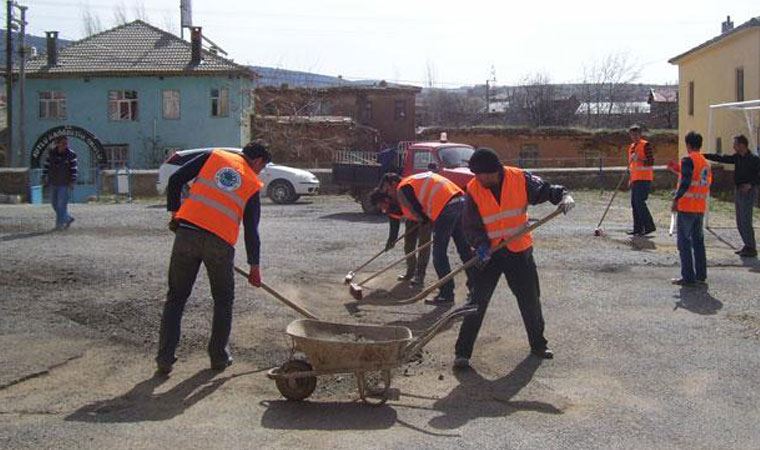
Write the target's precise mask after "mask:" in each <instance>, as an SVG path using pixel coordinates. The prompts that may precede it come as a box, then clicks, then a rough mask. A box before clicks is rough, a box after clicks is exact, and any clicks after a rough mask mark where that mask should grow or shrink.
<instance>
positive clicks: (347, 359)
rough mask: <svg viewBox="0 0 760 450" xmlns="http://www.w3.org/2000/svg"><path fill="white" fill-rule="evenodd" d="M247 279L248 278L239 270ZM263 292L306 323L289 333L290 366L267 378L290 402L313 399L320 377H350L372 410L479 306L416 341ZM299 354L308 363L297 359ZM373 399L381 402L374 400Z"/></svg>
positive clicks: (396, 330) (399, 330)
mask: <svg viewBox="0 0 760 450" xmlns="http://www.w3.org/2000/svg"><path fill="white" fill-rule="evenodd" d="M235 272H237V273H238V274H240V275H241V276H243V277H247V276H248V273H247V272H246V271H245V270H243V269H241V268H239V267H235ZM261 288H262V289H264V290H265V291H266V292H268V293H269V294H271V295H272V296H273V297H275V298H276V299H278V300H279V301H281V302H282V303H284V304H286V305H287V306H289V307H290V308H292V309H293V310H295V311H297V312H298V313H299V314H301V315H303V316H305V317H307V319H298V320H294V321H293V322H291V323H290V324H289V325H288V327H287V328H286V329H285V333H286V334H288V335H289V336H290V337H291V339H292V343H293V345H292V346H291V354H290V358H289V359H288V361H286V362H285V363H283V364H282V365H280V366H279V367H275V368H273V369H270V370H269V371H268V372H267V377H269V378H270V379H272V380H274V381H275V384H276V385H277V389H278V390H279V391H280V393H281V394H282V395H283V396H284V397H285V398H287V399H288V400H303V399H305V398H308V397H309V396H310V395H311V394H312V393H313V392H314V389H316V387H317V376H319V375H333V374H339V373H349V374H351V373H352V374H354V375H355V376H356V383H357V386H358V388H359V397H361V399H362V401H364V402H365V403H370V404H377V405H382V404H383V403H385V402H386V401H387V400H388V393H389V390H390V386H391V370H393V369H395V368H397V367H399V366H401V365H402V364H405V363H407V362H410V361H413V360H415V359H416V356H417V355H418V354H419V353H420V351H421V350H422V348H423V347H425V345H427V343H428V342H430V340H431V339H433V338H434V337H435V336H436V335H437V334H438V333H439V332H440V331H441V330H442V329H443V328H444V327H445V326H446V325H448V324H449V323H451V322H452V321H453V320H455V319H458V318H461V317H464V316H466V315H468V314H472V313H474V312H476V311H477V306H476V305H474V304H468V305H464V306H462V307H460V308H457V309H454V310H453V311H451V312H449V313H448V314H446V315H444V316H443V317H441V318H440V319H438V320H437V321H436V322H435V323H433V324H432V325H431V326H430V327H429V328H427V329H426V330H425V331H423V332H422V333H420V335H419V336H417V337H416V338H414V337H413V336H412V330H410V329H409V328H407V327H402V326H390V325H359V324H345V323H335V322H326V321H323V320H319V319H318V318H317V316H315V315H314V314H313V313H311V312H310V311H309V310H307V309H306V308H304V307H303V306H301V305H299V304H298V303H296V302H294V301H292V300H289V299H288V298H286V297H285V296H283V295H282V294H280V293H279V292H277V291H276V290H274V289H272V288H271V287H269V286H268V285H266V284H265V283H261ZM296 352H301V353H303V354H304V355H306V359H305V360H304V359H299V358H296V357H295V354H296ZM376 372H379V373H380V375H381V378H382V380H381V381H382V389H381V390H376V389H371V388H370V386H369V385H368V382H367V381H368V380H367V374H368V373H376ZM370 397H372V398H377V399H378V400H374V401H372V400H370Z"/></svg>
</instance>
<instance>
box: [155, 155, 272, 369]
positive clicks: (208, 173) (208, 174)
mask: <svg viewBox="0 0 760 450" xmlns="http://www.w3.org/2000/svg"><path fill="white" fill-rule="evenodd" d="M270 160H271V155H270V153H269V150H268V149H267V146H266V144H264V143H263V142H259V141H257V142H252V143H250V144H248V145H246V146H245V148H243V150H242V153H235V152H231V151H227V150H220V149H214V150H211V151H207V152H203V153H201V154H200V155H198V156H196V157H195V158H193V159H191V160H190V161H188V162H186V163H185V164H184V165H183V166H182V167H180V168H179V169H178V170H177V171H176V172H175V173H174V174H173V175H172V176H171V177H170V179H169V184H168V186H167V195H166V196H167V209H168V210H169V211H170V212H171V214H172V220H171V222H170V226H169V227H170V229H172V231H174V232H175V238H174V246H173V247H172V256H171V262H170V263H169V291H168V293H167V295H166V303H164V311H163V315H162V318H161V330H160V332H159V344H158V345H159V348H158V355H157V357H156V364H157V370H156V371H157V373H158V374H161V375H168V374H169V373H170V372H171V371H172V365H173V364H174V362H175V361H176V360H177V358H176V356H175V351H176V349H177V344H178V343H179V338H180V324H181V322H182V313H183V311H184V308H185V303H186V302H187V299H188V297H189V296H190V292H191V291H192V288H193V284H195V279H196V277H197V275H198V270H199V269H200V266H201V263H203V265H204V266H206V272H207V273H208V277H209V284H210V285H211V295H212V297H213V298H214V315H213V319H212V325H211V338H210V339H209V343H208V354H209V358H210V359H211V369H212V370H217V371H221V370H224V369H225V368H226V367H227V366H229V365H230V364H232V358H231V356H230V352H229V348H228V343H229V337H230V331H231V328H232V304H233V301H234V298H235V289H234V288H235V283H234V281H235V280H234V259H235V243H236V242H237V239H238V234H239V228H240V222H241V221H242V222H243V224H244V226H245V244H246V245H245V246H246V251H247V253H248V263H249V265H250V270H249V274H248V282H249V283H250V284H251V285H253V286H256V287H260V286H261V272H260V270H259V248H260V241H259V234H258V224H259V217H260V215H261V202H260V196H259V191H260V190H261V187H262V185H263V183H262V182H261V181H260V180H259V178H258V174H259V172H261V169H263V168H264V166H266V164H267V163H268V162H269V161H270ZM191 181H192V182H193V183H192V186H191V187H190V191H189V195H188V197H187V198H186V199H185V200H184V202H182V203H181V205H180V202H181V200H180V197H181V192H182V189H183V186H185V185H186V184H187V183H189V182H191Z"/></svg>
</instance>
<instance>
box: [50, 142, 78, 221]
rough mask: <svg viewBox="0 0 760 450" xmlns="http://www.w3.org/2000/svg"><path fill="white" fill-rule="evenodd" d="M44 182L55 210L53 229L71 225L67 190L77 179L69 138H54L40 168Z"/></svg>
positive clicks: (74, 157)
mask: <svg viewBox="0 0 760 450" xmlns="http://www.w3.org/2000/svg"><path fill="white" fill-rule="evenodd" d="M42 176H43V178H44V179H45V184H46V185H50V204H51V205H52V206H53V210H55V229H56V230H64V229H66V228H68V227H69V226H71V224H72V223H73V222H74V218H73V217H71V216H70V215H69V192H70V191H71V189H72V187H73V186H74V183H76V181H77V154H76V153H74V152H73V151H72V150H71V149H70V148H69V140H68V138H66V136H61V137H59V138H57V139H56V140H55V145H54V147H53V149H52V150H50V152H49V154H48V157H47V160H46V161H45V166H44V168H43V170H42Z"/></svg>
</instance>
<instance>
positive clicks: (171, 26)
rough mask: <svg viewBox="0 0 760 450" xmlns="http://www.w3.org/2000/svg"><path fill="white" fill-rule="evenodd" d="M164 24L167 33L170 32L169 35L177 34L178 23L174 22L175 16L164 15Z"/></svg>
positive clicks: (167, 13)
mask: <svg viewBox="0 0 760 450" xmlns="http://www.w3.org/2000/svg"><path fill="white" fill-rule="evenodd" d="M163 24H164V30H165V31H168V32H169V33H176V32H177V22H175V20H174V14H172V13H169V12H166V13H164V20H163Z"/></svg>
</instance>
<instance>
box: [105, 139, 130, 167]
mask: <svg viewBox="0 0 760 450" xmlns="http://www.w3.org/2000/svg"><path fill="white" fill-rule="evenodd" d="M103 151H104V152H105V154H106V158H107V160H108V168H109V169H122V168H124V167H129V144H104V145H103ZM116 153H118V154H119V157H118V158H116V157H114V155H115V154H116Z"/></svg>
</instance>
